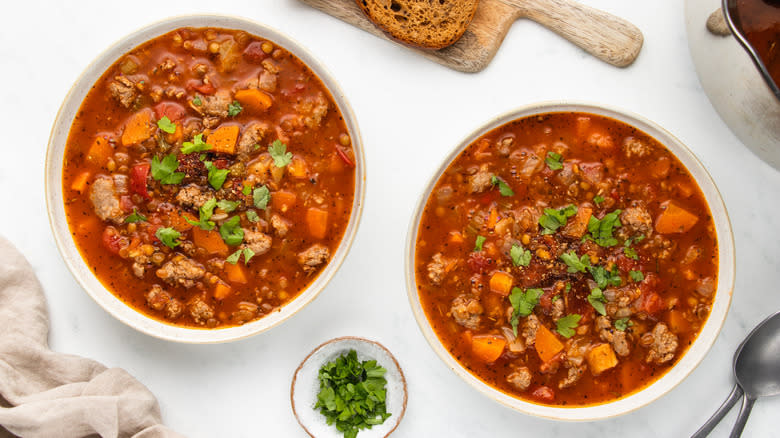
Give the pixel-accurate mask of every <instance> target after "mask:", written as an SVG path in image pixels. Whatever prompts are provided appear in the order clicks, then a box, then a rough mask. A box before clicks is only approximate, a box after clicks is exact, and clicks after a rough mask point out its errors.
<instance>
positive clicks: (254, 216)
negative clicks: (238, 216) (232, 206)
mask: <svg viewBox="0 0 780 438" xmlns="http://www.w3.org/2000/svg"><path fill="white" fill-rule="evenodd" d="M246 218H247V219H248V220H249V222H257V221H259V220H260V216H258V215H257V213H256V212H255V211H254V210H247V211H246Z"/></svg>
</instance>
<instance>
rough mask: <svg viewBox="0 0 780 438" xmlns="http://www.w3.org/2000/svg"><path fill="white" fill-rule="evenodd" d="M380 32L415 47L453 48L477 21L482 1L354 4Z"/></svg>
mask: <svg viewBox="0 0 780 438" xmlns="http://www.w3.org/2000/svg"><path fill="white" fill-rule="evenodd" d="M355 1H356V2H357V4H358V6H360V9H362V10H363V12H364V13H365V14H366V15H368V18H370V19H371V21H373V22H374V23H375V24H376V25H377V26H379V28H381V29H382V30H383V31H384V32H385V33H387V34H388V35H390V36H391V37H393V38H394V39H396V40H398V41H400V42H402V43H405V44H408V45H411V46H416V47H422V48H426V49H441V48H444V47H447V46H449V45H452V44H454V43H455V42H456V41H458V39H460V37H461V36H462V35H463V32H465V31H466V28H467V27H468V26H469V23H471V19H472V18H474V13H475V12H476V11H477V5H478V4H479V0H355Z"/></svg>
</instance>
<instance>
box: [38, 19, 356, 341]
mask: <svg viewBox="0 0 780 438" xmlns="http://www.w3.org/2000/svg"><path fill="white" fill-rule="evenodd" d="M184 27H192V28H200V27H214V28H223V29H229V30H242V31H245V32H248V33H250V34H252V35H256V36H259V37H261V38H266V39H268V40H270V41H272V42H273V43H274V44H277V45H279V46H281V47H283V48H284V49H285V50H287V51H288V52H290V53H292V54H293V55H295V56H296V57H297V58H298V59H300V60H301V61H302V62H303V63H304V64H305V65H306V66H307V67H308V68H309V69H311V70H312V71H313V72H314V73H315V74H316V75H317V77H318V78H319V79H320V80H321V81H322V83H323V84H324V86H325V88H326V89H327V90H328V92H329V93H330V94H331V96H332V97H333V100H334V102H335V103H336V105H337V106H338V108H339V110H340V111H341V114H342V116H343V119H344V123H345V125H346V126H347V130H348V132H349V134H350V138H351V140H352V148H353V150H354V153H355V155H356V160H355V161H356V163H355V192H354V196H353V203H352V213H351V214H350V219H349V222H348V223H347V227H346V229H345V231H344V235H343V236H342V238H341V242H340V243H339V246H338V248H337V249H336V251H335V252H334V254H333V256H332V257H331V260H330V261H329V263H328V265H327V266H326V267H325V268H324V269H323V270H322V272H320V274H319V275H318V276H317V278H316V279H315V280H314V281H313V282H312V283H311V284H310V285H309V286H308V287H307V288H306V289H305V290H304V291H303V292H301V293H300V294H299V295H298V296H297V297H295V298H294V299H293V300H291V301H290V302H288V303H287V304H285V305H284V306H281V308H279V309H277V310H276V311H274V312H272V313H270V314H267V315H266V316H264V317H263V318H260V319H258V320H255V321H252V322H249V323H247V324H244V325H241V326H236V327H228V328H221V329H201V328H186V327H180V326H174V325H171V324H167V323H164V322H161V321H158V320H156V319H153V318H150V317H148V316H146V315H144V314H142V313H140V312H138V311H136V310H134V309H133V308H132V307H130V306H129V305H127V304H125V303H124V302H122V301H121V300H120V299H119V298H117V297H116V296H115V295H114V294H112V293H111V292H110V291H108V290H107V288H106V287H105V286H104V285H103V284H102V283H101V282H100V281H99V280H97V278H96V277H95V276H94V274H92V273H91V271H90V270H89V268H88V266H87V265H86V263H85V261H84V259H83V258H82V256H81V254H80V253H79V250H78V248H76V245H75V243H74V242H73V238H72V236H71V235H70V229H69V227H68V223H67V219H66V216H65V209H64V203H63V193H62V160H63V158H64V149H65V143H66V142H67V138H68V134H69V132H70V126H71V124H72V123H73V119H74V116H75V114H76V112H77V111H78V109H79V108H80V106H81V104H82V102H83V100H84V98H85V96H86V94H87V92H88V90H89V89H90V88H91V87H92V85H93V84H94V83H95V82H96V81H97V80H98V78H100V76H102V75H103V73H104V72H105V71H106V70H107V69H108V68H109V67H110V66H111V65H112V64H113V63H114V62H116V61H117V60H118V59H120V58H121V56H123V55H124V54H126V53H127V52H129V51H130V50H132V49H134V48H135V47H137V46H138V45H140V44H143V43H144V42H146V41H149V40H150V39H152V38H155V37H157V36H160V35H163V34H165V33H168V32H170V31H173V30H175V29H179V28H184ZM63 131H64V132H63ZM44 169H45V174H44V187H45V194H46V211H47V214H48V216H49V224H50V226H51V230H52V234H53V236H54V240H55V242H56V244H57V249H58V251H59V253H60V256H61V257H62V259H63V261H64V262H65V264H66V265H67V267H68V269H69V270H70V272H71V274H72V275H73V276H74V278H75V279H76V281H77V282H78V283H79V284H80V285H81V287H82V288H83V289H84V290H85V291H86V292H87V294H88V295H89V296H90V297H92V299H93V300H95V302H96V303H97V304H98V305H99V306H100V307H102V308H103V309H104V310H105V311H106V312H108V313H109V314H111V315H112V316H113V317H114V318H116V319H118V320H119V321H121V322H123V323H124V324H126V325H128V326H130V327H132V328H134V329H136V330H138V331H140V332H142V333H145V334H147V335H150V336H153V337H156V338H159V339H163V340H167V341H173V342H181V343H191V344H213V343H222V342H232V341H237V340H240V339H245V338H248V337H250V336H254V335H256V334H259V333H262V332H264V331H266V330H268V329H270V328H272V327H275V326H277V325H279V324H281V323H282V322H284V321H286V320H287V319H288V318H290V317H292V316H293V315H294V314H295V313H297V312H298V311H299V310H301V309H302V308H303V307H305V306H306V305H308V304H309V303H310V302H311V301H313V300H314V299H315V298H316V297H317V296H318V295H319V293H320V292H322V290H323V289H324V288H325V287H326V286H327V284H328V283H329V282H330V280H331V279H332V278H333V276H334V275H335V273H336V272H337V271H338V270H339V268H340V267H341V264H342V263H343V262H344V259H345V258H346V255H347V253H348V252H349V250H350V248H351V247H352V243H353V242H354V240H355V235H356V233H357V230H358V227H359V224H360V219H361V217H362V214H363V206H364V204H365V193H366V164H365V152H364V147H363V140H362V136H361V133H360V129H359V127H358V124H357V118H356V117H355V113H354V111H353V110H352V107H351V105H350V104H349V101H348V100H347V98H346V96H345V94H344V92H343V90H342V88H341V86H340V85H339V84H338V82H336V80H335V79H334V76H333V75H332V74H331V73H330V71H329V70H328V69H327V68H325V66H324V65H323V64H322V63H321V62H320V61H319V60H318V59H317V58H315V57H314V55H312V54H311V53H310V52H309V51H308V49H306V48H305V47H304V46H303V45H302V44H301V43H299V42H297V41H296V40H294V39H293V38H291V37H289V36H288V35H286V34H285V33H282V32H281V31H279V30H277V29H275V28H273V27H270V26H268V25H266V24H262V23H259V22H256V21H253V20H250V19H247V18H244V17H237V16H230V15H222V14H192V15H179V16H173V17H168V18H165V19H162V20H158V21H156V22H153V23H151V24H148V25H146V26H143V27H141V28H139V29H137V30H135V31H133V32H131V33H129V34H127V35H126V36H124V37H122V38H120V39H119V40H118V41H116V42H115V43H113V44H112V45H111V46H109V47H108V48H107V49H105V50H104V51H102V52H101V53H100V54H99V55H98V56H97V57H96V58H95V59H94V60H93V61H92V62H90V63H89V65H88V66H87V67H86V68H85V69H84V70H83V71H82V73H81V74H80V75H79V77H78V78H77V79H76V81H75V82H74V84H73V86H72V87H71V88H70V90H69V91H68V93H67V95H66V96H65V99H64V100H63V102H62V105H61V106H60V108H59V110H58V111H57V115H56V117H55V120H54V123H53V125H52V128H51V133H50V136H49V141H48V144H47V149H46V159H45V166H44Z"/></svg>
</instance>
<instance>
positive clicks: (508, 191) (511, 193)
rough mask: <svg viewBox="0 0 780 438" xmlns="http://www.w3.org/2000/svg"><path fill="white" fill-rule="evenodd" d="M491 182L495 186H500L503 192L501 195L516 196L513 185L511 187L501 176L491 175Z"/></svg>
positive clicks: (500, 191)
mask: <svg viewBox="0 0 780 438" xmlns="http://www.w3.org/2000/svg"><path fill="white" fill-rule="evenodd" d="M490 184H491V185H493V186H496V185H497V186H498V191H499V193H501V196H514V195H515V192H514V190H512V188H511V187H509V184H507V183H505V182H504V180H502V179H501V178H499V177H497V176H495V175H493V176H491V177H490Z"/></svg>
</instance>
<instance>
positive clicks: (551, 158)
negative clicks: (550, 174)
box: [544, 151, 563, 170]
mask: <svg viewBox="0 0 780 438" xmlns="http://www.w3.org/2000/svg"><path fill="white" fill-rule="evenodd" d="M544 162H545V163H547V167H548V168H550V170H561V169H563V164H561V154H559V153H557V152H552V151H550V152H547V158H545V159H544Z"/></svg>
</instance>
